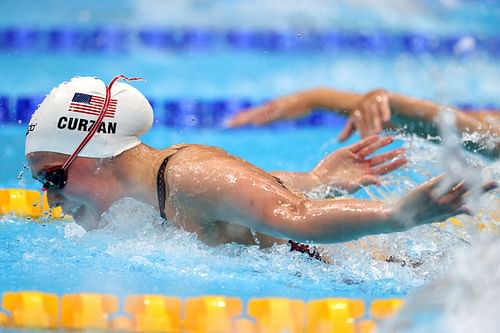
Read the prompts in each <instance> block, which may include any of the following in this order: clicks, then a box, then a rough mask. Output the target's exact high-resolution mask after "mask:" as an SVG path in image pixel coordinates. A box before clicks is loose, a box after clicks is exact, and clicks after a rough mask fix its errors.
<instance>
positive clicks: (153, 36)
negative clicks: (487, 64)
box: [0, 26, 500, 56]
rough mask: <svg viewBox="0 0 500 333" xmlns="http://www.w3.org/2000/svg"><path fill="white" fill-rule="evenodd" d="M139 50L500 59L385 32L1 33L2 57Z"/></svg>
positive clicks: (454, 38) (453, 41)
mask: <svg viewBox="0 0 500 333" xmlns="http://www.w3.org/2000/svg"><path fill="white" fill-rule="evenodd" d="M141 48H146V49H155V50H163V51H179V50H190V51H206V50H210V49H214V48H230V49H236V50H243V51H264V50H265V51H267V52H287V53H289V52H314V53H317V52H335V51H367V52H370V53H372V54H373V53H381V54H387V53H410V54H435V55H448V56H462V55H467V54H470V53H474V52H484V53H487V54H490V55H493V56H498V54H500V36H498V35H477V36H475V35H470V34H456V35H444V36H434V35H424V34H421V33H417V32H403V33H391V32H385V31H371V32H352V31H335V30H331V31H314V30H303V31H293V30H288V31H275V30H238V29H227V30H220V29H210V28H197V27H175V28H174V27H172V28H168V27H161V28H159V27H143V28H138V29H125V28H120V27H108V26H103V27H96V28H93V29H84V28H76V27H51V28H45V29H43V28H41V29H38V28H31V27H19V26H12V27H5V28H1V29H0V53H2V52H3V53H6V52H7V53H8V52H16V53H19V52H35V51H36V52H47V53H57V52H75V53H80V52H83V53H87V52H98V53H99V52H116V53H118V52H129V51H131V50H138V49H141Z"/></svg>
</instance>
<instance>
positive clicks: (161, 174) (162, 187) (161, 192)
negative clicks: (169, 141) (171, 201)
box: [156, 146, 186, 219]
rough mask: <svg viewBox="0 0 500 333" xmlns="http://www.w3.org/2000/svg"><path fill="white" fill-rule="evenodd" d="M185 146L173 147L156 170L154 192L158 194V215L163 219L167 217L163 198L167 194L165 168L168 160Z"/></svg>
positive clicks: (164, 198)
mask: <svg viewBox="0 0 500 333" xmlns="http://www.w3.org/2000/svg"><path fill="white" fill-rule="evenodd" d="M183 148H186V146H181V147H177V148H174V152H173V153H172V154H170V155H168V156H167V157H165V159H164V160H163V162H162V163H161V165H160V169H159V170H158V176H157V178H156V193H157V194H158V207H159V208H160V215H161V217H163V218H164V219H166V218H167V216H166V215H165V200H166V199H167V198H166V195H167V184H166V183H165V169H166V168H167V164H168V161H169V160H170V158H171V157H172V156H174V155H175V154H176V153H178V152H179V150H181V149H183Z"/></svg>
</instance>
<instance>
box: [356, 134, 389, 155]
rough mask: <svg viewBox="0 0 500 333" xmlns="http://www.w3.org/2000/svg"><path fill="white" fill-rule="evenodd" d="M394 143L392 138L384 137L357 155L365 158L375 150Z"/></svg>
mask: <svg viewBox="0 0 500 333" xmlns="http://www.w3.org/2000/svg"><path fill="white" fill-rule="evenodd" d="M393 141H394V138H393V137H392V136H386V137H383V138H379V139H378V140H377V141H375V142H373V143H372V144H370V145H369V146H367V147H364V148H363V149H361V150H360V151H358V153H357V154H358V155H359V156H360V157H362V158H365V157H366V156H368V155H370V154H371V153H373V152H375V151H376V150H378V149H380V148H382V147H385V146H387V145H389V144H391V143H392V142H393Z"/></svg>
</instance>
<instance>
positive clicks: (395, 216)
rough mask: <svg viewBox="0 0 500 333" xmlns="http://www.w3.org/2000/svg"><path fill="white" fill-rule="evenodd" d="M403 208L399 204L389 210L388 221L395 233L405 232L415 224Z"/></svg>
mask: <svg viewBox="0 0 500 333" xmlns="http://www.w3.org/2000/svg"><path fill="white" fill-rule="evenodd" d="M401 208H402V207H401V206H400V205H397V204H396V205H394V206H392V207H388V208H387V219H388V221H389V224H390V225H391V229H392V230H393V231H405V230H407V229H409V227H410V226H411V225H413V224H414V223H415V222H414V218H412V217H411V216H409V214H408V212H406V211H404V210H403V209H401Z"/></svg>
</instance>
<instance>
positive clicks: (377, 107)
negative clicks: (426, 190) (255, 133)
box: [227, 88, 500, 157]
mask: <svg viewBox="0 0 500 333" xmlns="http://www.w3.org/2000/svg"><path fill="white" fill-rule="evenodd" d="M441 108H442V106H440V105H438V104H435V103H433V102H430V101H424V100H419V99H415V98H411V97H406V96H402V95H398V94H395V93H392V92H389V91H386V90H384V89H377V90H373V91H370V92H368V93H367V94H364V95H363V94H358V93H353V92H344V91H337V90H334V89H330V88H316V89H310V90H305V91H301V92H298V93H295V94H292V95H288V96H284V97H281V98H278V99H275V100H273V101H271V102H269V103H266V104H264V105H262V106H258V107H255V108H251V109H249V110H246V111H243V112H241V113H239V114H237V115H236V116H234V117H233V118H232V119H230V120H228V122H227V124H228V126H230V127H237V126H242V125H247V124H254V125H263V124H268V123H271V122H273V121H276V120H280V119H291V118H297V117H301V116H304V115H306V114H308V113H310V112H311V111H312V110H313V109H327V110H331V111H337V112H340V113H342V114H345V115H346V116H347V117H348V119H347V123H346V125H345V127H344V129H343V130H342V131H341V133H340V135H339V140H340V141H344V140H346V139H347V138H349V137H350V136H351V135H352V134H353V133H354V132H355V131H356V130H358V131H359V133H360V135H361V137H367V136H370V135H374V134H379V133H380V132H381V131H382V130H383V129H384V128H404V129H405V131H406V132H409V133H415V134H418V135H421V136H424V137H427V136H428V135H431V136H436V135H437V133H438V132H437V123H436V120H437V115H438V113H439V110H440V109H441ZM451 110H452V112H453V113H454V114H455V116H456V123H457V127H458V130H459V131H461V132H462V133H479V134H480V135H481V136H483V137H484V139H486V140H488V138H491V137H494V138H496V140H493V141H496V142H492V144H489V143H485V142H484V141H481V142H479V144H478V145H473V144H472V143H468V144H466V147H467V148H470V149H476V150H478V152H481V153H483V154H485V155H489V156H494V157H495V156H498V155H499V154H500V112H495V111H494V110H480V111H477V112H465V111H464V110H460V109H451ZM478 147H479V148H480V149H478Z"/></svg>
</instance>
